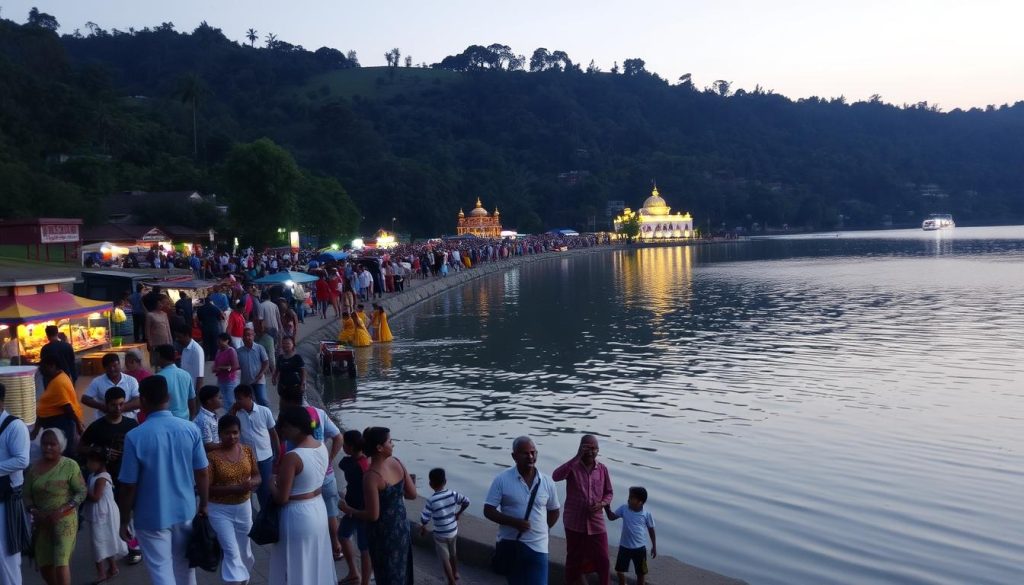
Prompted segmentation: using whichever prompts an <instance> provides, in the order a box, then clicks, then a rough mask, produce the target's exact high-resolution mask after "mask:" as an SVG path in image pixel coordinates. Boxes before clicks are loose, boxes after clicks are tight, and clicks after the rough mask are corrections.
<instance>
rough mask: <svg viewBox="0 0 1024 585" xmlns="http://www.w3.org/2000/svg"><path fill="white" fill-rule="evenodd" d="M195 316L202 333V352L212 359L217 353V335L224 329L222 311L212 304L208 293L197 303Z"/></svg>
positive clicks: (211, 296) (211, 297)
mask: <svg viewBox="0 0 1024 585" xmlns="http://www.w3.org/2000/svg"><path fill="white" fill-rule="evenodd" d="M196 316H197V317H199V330H200V331H202V333H203V354H204V355H205V357H207V358H209V359H210V361H213V358H214V357H216V355H217V336H218V335H220V333H221V332H222V331H224V328H223V327H221V322H222V321H224V313H222V312H221V310H220V309H218V308H217V305H215V304H213V295H210V296H208V297H206V301H204V302H203V304H202V305H199V310H198V311H196Z"/></svg>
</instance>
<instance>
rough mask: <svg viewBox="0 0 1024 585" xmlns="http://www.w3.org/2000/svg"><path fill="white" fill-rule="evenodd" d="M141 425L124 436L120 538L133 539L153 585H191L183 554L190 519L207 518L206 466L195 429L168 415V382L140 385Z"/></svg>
mask: <svg viewBox="0 0 1024 585" xmlns="http://www.w3.org/2000/svg"><path fill="white" fill-rule="evenodd" d="M140 394H141V399H142V408H143V410H145V411H146V412H147V413H148V414H147V416H146V422H145V424H144V425H140V426H138V427H136V428H135V429H132V430H131V431H129V432H128V434H127V435H125V440H124V454H123V456H122V460H121V473H120V475H119V476H118V478H119V479H120V481H121V496H120V502H119V505H120V508H121V537H122V538H124V539H125V540H128V539H129V538H130V534H129V532H130V531H129V523H130V522H131V521H132V520H133V519H134V522H135V533H136V534H135V535H136V536H137V537H138V539H139V546H140V548H142V553H143V559H144V560H145V562H146V568H147V569H148V570H149V575H150V578H151V579H152V582H153V583H154V585H195V582H196V580H195V569H190V568H189V566H188V558H187V557H186V556H185V550H186V547H187V545H188V539H189V536H190V535H191V532H192V519H193V518H194V517H195V515H196V513H197V507H196V496H195V494H196V492H198V493H199V505H198V513H199V514H202V515H206V504H207V496H208V494H209V481H210V480H209V475H208V470H207V468H208V466H209V463H208V461H207V459H206V450H205V449H204V448H203V440H202V437H200V436H199V429H198V428H196V426H195V425H194V424H192V423H191V422H189V421H185V420H181V419H179V418H177V417H175V416H174V415H173V414H171V412H170V411H168V405H169V403H170V394H169V393H168V387H167V379H166V378H164V377H162V376H150V377H149V378H146V379H145V380H143V381H142V382H141V383H140Z"/></svg>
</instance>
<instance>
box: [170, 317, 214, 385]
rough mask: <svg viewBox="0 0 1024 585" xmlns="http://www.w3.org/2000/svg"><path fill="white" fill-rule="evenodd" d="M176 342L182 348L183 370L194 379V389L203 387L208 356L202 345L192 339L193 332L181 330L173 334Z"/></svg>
mask: <svg viewBox="0 0 1024 585" xmlns="http://www.w3.org/2000/svg"><path fill="white" fill-rule="evenodd" d="M173 335H174V341H175V342H176V343H177V344H178V345H180V346H181V348H182V349H181V369H182V370H185V371H186V372H188V375H189V376H191V377H192V389H193V390H195V389H198V388H202V387H203V378H204V377H205V376H206V356H205V353H204V352H203V348H202V346H201V345H199V344H198V343H196V340H195V339H192V332H191V331H186V330H185V329H180V330H178V331H175V332H174V333H173Z"/></svg>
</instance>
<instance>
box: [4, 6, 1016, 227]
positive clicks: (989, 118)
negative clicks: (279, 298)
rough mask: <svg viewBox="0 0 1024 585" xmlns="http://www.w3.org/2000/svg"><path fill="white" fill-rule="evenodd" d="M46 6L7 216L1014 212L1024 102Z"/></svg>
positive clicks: (15, 135) (851, 217) (21, 98)
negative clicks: (182, 209)
mask: <svg viewBox="0 0 1024 585" xmlns="http://www.w3.org/2000/svg"><path fill="white" fill-rule="evenodd" d="M44 17H47V15H42V16H40V15H36V17H35V19H34V21H30V22H29V23H28V24H24V25H18V24H15V23H13V22H11V21H0V106H2V107H0V189H3V190H4V195H5V196H4V197H3V198H2V200H0V216H12V215H33V214H49V215H53V214H54V212H53V209H56V208H58V207H54V206H59V207H60V208H65V207H66V208H67V209H68V210H69V211H68V212H67V214H72V213H80V214H82V215H84V216H85V217H87V218H88V219H91V220H96V219H98V217H97V215H96V209H97V206H98V203H99V201H100V200H101V199H102V197H103V196H104V195H105V194H107V193H111V192H115V191H122V190H130V189H142V190H151V191H156V190H174V189H193V188H195V189H201V190H204V191H206V192H216V193H218V194H219V195H220V196H223V197H226V198H227V199H228V200H229V201H230V202H231V205H232V209H235V207H236V206H238V205H242V206H248V207H250V208H251V209H252V211H250V217H246V216H236V217H233V218H231V219H232V220H234V221H235V223H236V227H237V224H238V222H248V221H252V217H251V216H252V215H257V216H258V215H260V214H262V215H266V214H267V213H268V212H269V213H272V214H273V216H274V221H277V222H280V223H288V224H289V225H288V227H291V226H296V227H302V228H303V229H306V230H307V231H312V232H317V233H323V234H325V235H332V236H333V235H334V234H335V233H336V232H338V231H348V232H354V231H355V228H356V224H357V223H361V229H362V230H363V231H364V232H368V231H372V230H373V229H375V228H376V227H378V226H390V225H391V218H392V217H395V218H398V219H397V221H398V227H399V229H400V230H402V231H408V232H411V233H412V234H413V235H416V236H428V235H436V234H440V233H449V232H451V231H453V225H454V219H455V217H454V216H455V213H456V212H457V211H458V209H459V208H460V207H467V208H468V207H469V206H471V205H472V203H473V202H474V201H475V200H476V197H477V196H480V197H482V198H483V199H484V202H485V204H486V205H487V206H488V207H493V206H494V205H497V206H498V207H500V208H501V211H502V218H503V221H504V222H505V223H506V224H508V225H510V226H512V227H517V228H519V229H520V230H521V231H538V230H541V229H544V228H550V227H575V228H578V229H592V228H598V229H600V228H603V227H605V226H606V225H607V218H606V215H605V210H606V203H607V201H609V200H625V202H626V204H627V205H631V206H634V207H635V206H637V205H639V204H640V203H641V202H642V201H643V199H644V198H645V197H646V195H647V192H648V191H649V187H650V184H651V181H652V179H653V180H657V182H658V185H659V188H660V189H661V191H662V194H663V195H664V196H665V197H666V199H668V201H669V204H670V205H672V206H673V207H675V208H677V209H685V210H689V211H691V212H692V213H693V214H694V216H695V218H696V219H697V224H698V225H699V226H700V227H701V228H702V229H707V228H711V229H712V230H717V229H720V228H721V227H723V226H724V227H728V228H733V227H736V226H743V227H746V228H751V227H753V226H754V225H755V224H757V225H759V226H762V227H763V226H765V225H767V226H769V227H771V228H779V227H781V226H783V225H784V224H788V225H789V226H790V227H791V228H799V229H805V228H813V229H820V228H831V227H835V226H837V225H840V224H842V225H845V226H847V227H876V226H881V225H884V224H887V223H889V222H892V223H894V224H896V225H899V224H916V223H919V222H920V219H921V217H922V216H923V215H925V214H927V213H930V212H950V213H953V214H954V215H955V216H956V218H957V221H958V222H960V223H972V222H975V223H981V222H1008V221H1019V220H1021V219H1024V102H1019V103H1017V104H1016V105H1014V106H1001V107H990V108H988V109H986V110H971V111H959V110H957V111H952V112H941V111H938V110H937V108H933V107H929V106H928V105H927V104H915V105H912V106H899V107H897V106H894V105H889V104H886V103H884V102H883V101H882V100H881V99H874V100H872V101H870V102H861V103H853V104H848V103H846V101H845V100H843V99H841V98H831V99H803V100H798V101H794V100H790V99H788V98H786V97H784V96H781V95H776V94H773V93H772V92H770V91H765V90H762V89H760V88H755V89H752V90H751V89H747V90H743V89H734V88H730V87H729V86H728V84H725V83H722V84H715V87H713V88H708V89H701V88H697V87H694V86H693V85H692V84H691V83H690V82H689V80H688V79H682V80H680V81H679V82H673V83H669V82H667V81H666V80H663V79H661V78H659V77H658V76H656V75H652V74H650V73H648V72H647V71H646V70H645V69H644V67H643V62H642V60H640V59H636V58H634V59H630V60H628V61H624V67H623V69H622V70H621V71H616V72H600V71H598V70H596V68H594V67H590V68H586V69H584V68H582V67H580V66H579V65H578V64H575V63H573V62H572V61H571V60H570V59H569V56H568V55H565V54H564V53H561V52H557V51H555V52H551V53H549V52H547V51H544V52H541V53H539V52H534V54H533V57H532V58H531V59H529V60H527V59H525V58H523V57H522V56H516V55H514V54H512V53H511V52H509V51H508V47H503V46H502V45H491V46H489V47H483V46H474V47H470V48H469V49H467V50H466V51H463V52H461V53H458V54H455V55H453V56H452V57H449V58H448V59H445V60H444V61H442V62H441V63H438V64H435V65H434V66H433V67H432V68H420V67H405V66H402V64H401V63H400V60H399V54H398V53H397V52H396V54H395V55H393V66H389V67H386V68H384V67H381V68H360V67H358V63H356V62H355V59H353V58H352V57H354V55H352V54H348V55H346V54H344V53H342V52H340V51H337V50H334V49H328V48H321V49H319V50H316V51H308V50H305V49H303V48H302V47H297V46H294V45H291V44H289V43H287V42H284V41H282V40H278V39H276V38H267V39H266V40H265V41H264V40H262V39H261V40H260V41H259V42H257V39H256V38H252V39H251V40H250V41H249V42H242V43H238V42H235V41H231V40H229V39H227V38H226V37H225V36H224V34H223V33H222V32H221V31H220V30H219V29H217V28H214V27H212V26H208V25H205V24H204V25H202V26H200V27H199V28H197V29H196V30H194V31H192V32H191V33H181V32H177V31H175V30H174V27H173V25H171V24H170V23H165V24H163V25H160V26H158V27H155V28H152V29H143V30H140V31H128V32H121V31H109V32H108V31H104V30H102V29H100V28H99V27H98V26H95V25H93V26H91V27H89V30H88V31H87V34H85V35H81V34H79V35H67V36H64V37H60V38H58V36H57V35H56V33H55V32H54V28H55V27H54V26H53V25H54V24H55V22H50V21H48V20H46V18H44ZM253 36H255V35H253ZM255 45H260V46H255ZM389 61H392V59H391V58H390V57H389ZM528 69H529V70H528ZM263 137H266V138H269V139H270V141H261V142H259V143H258V144H253V143H254V142H255V141H257V140H258V139H260V138H263ZM271 141H272V142H271ZM279 147H280V148H279ZM254 151H255V152H254ZM59 155H65V156H63V157H60V156H59ZM292 157H293V158H294V161H293V160H292ZM61 161H63V162H61ZM246 165H249V166H246ZM253 165H255V167H256V168H259V169H261V171H262V172H263V173H265V174H266V177H264V178H262V179H260V180H253V176H252V169H253V168H254V167H253ZM278 171H280V172H278ZM346 192H347V195H346ZM349 196H351V200H352V201H354V205H355V207H353V205H352V202H351V201H349ZM356 207H357V208H358V211H357V210H356ZM164 213H171V214H173V213H175V210H166V211H164ZM185 219H189V218H185ZM192 219H193V221H202V219H203V218H192ZM224 227H229V228H230V226H224ZM269 228H270V224H269V223H268V224H267V225H264V226H261V227H260V228H259V230H257V231H258V232H259V234H257V233H253V234H251V235H252V236H253V237H256V238H262V237H264V236H266V234H267V232H268V230H269Z"/></svg>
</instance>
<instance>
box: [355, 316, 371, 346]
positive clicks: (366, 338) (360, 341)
mask: <svg viewBox="0 0 1024 585" xmlns="http://www.w3.org/2000/svg"><path fill="white" fill-rule="evenodd" d="M352 326H353V328H354V329H353V331H352V347H369V346H370V345H372V344H373V340H372V339H371V338H370V332H369V331H367V330H366V324H365V323H363V320H362V319H360V318H359V314H358V313H356V316H355V317H353V318H352Z"/></svg>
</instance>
